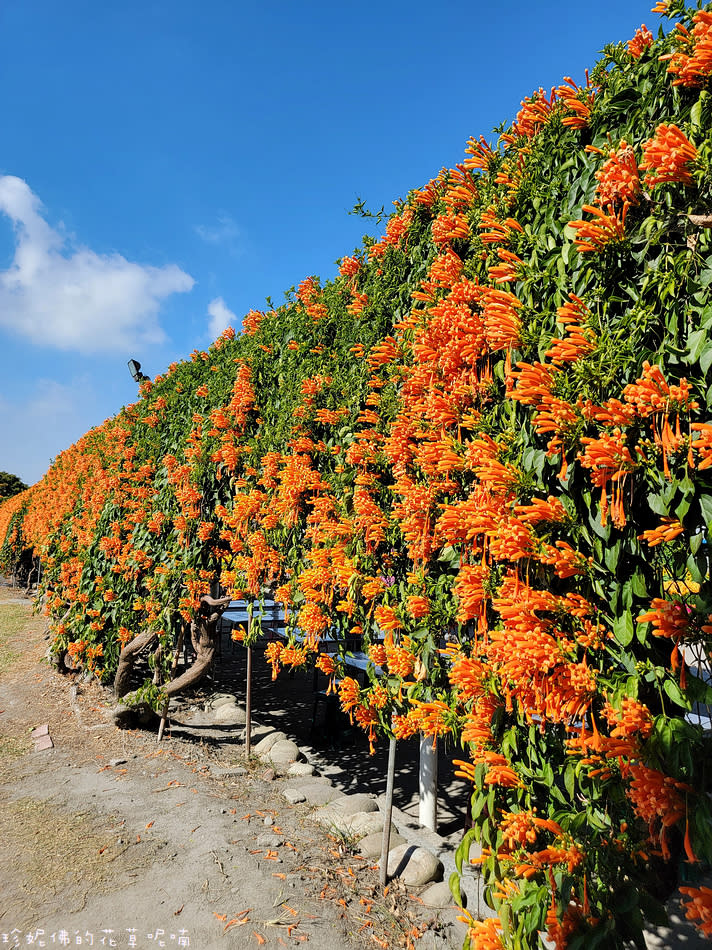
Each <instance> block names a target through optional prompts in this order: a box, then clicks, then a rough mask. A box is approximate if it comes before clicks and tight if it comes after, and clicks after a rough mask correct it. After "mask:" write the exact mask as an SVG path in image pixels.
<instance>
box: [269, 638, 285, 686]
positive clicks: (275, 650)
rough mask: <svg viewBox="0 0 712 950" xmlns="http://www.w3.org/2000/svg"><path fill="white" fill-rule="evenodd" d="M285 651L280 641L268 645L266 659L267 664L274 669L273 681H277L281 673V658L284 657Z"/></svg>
mask: <svg viewBox="0 0 712 950" xmlns="http://www.w3.org/2000/svg"><path fill="white" fill-rule="evenodd" d="M283 649H284V646H283V644H282V643H281V641H279V640H273V641H272V643H268V644H267V648H266V650H265V657H266V658H267V662H268V663H269V664H270V666H271V667H272V679H273V680H276V679H277V674H278V673H279V671H280V657H281V655H282V650H283Z"/></svg>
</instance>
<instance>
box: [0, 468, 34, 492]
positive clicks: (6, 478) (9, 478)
mask: <svg viewBox="0 0 712 950" xmlns="http://www.w3.org/2000/svg"><path fill="white" fill-rule="evenodd" d="M27 487H28V486H27V485H25V483H24V482H23V481H20V479H19V478H18V477H17V475H11V474H10V473H9V472H0V499H2V498H12V496H13V495H19V494H20V492H21V491H25V489H26V488H27Z"/></svg>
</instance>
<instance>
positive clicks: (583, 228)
mask: <svg viewBox="0 0 712 950" xmlns="http://www.w3.org/2000/svg"><path fill="white" fill-rule="evenodd" d="M627 209H628V205H627V204H624V205H623V208H622V211H621V213H620V216H619V215H618V214H617V213H615V212H613V213H611V214H606V212H605V211H602V210H601V209H600V208H596V207H595V205H584V206H583V208H582V209H581V210H582V211H587V212H588V213H589V214H592V215H593V216H594V218H595V219H596V220H594V221H586V220H583V219H582V220H580V221H569V227H571V228H574V229H575V230H576V231H577V232H578V234H577V236H576V237H575V238H574V244H575V245H576V249H577V250H578V252H579V253H580V254H584V253H585V252H586V251H602V250H603V249H604V247H606V246H607V245H608V244H611V243H614V242H618V241H622V240H623V238H624V237H625V216H626V211H627Z"/></svg>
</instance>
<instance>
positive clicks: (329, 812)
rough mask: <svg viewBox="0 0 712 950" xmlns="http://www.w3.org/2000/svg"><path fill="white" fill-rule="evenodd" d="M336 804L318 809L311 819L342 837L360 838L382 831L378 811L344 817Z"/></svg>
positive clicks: (359, 812)
mask: <svg viewBox="0 0 712 950" xmlns="http://www.w3.org/2000/svg"><path fill="white" fill-rule="evenodd" d="M336 805H338V802H332V803H331V804H329V805H325V806H324V807H323V808H318V809H317V810H316V811H315V812H314V814H313V815H312V818H313V819H314V820H315V821H317V822H319V824H320V825H324V827H326V828H333V829H334V830H335V831H338V832H339V833H340V834H343V835H352V836H356V837H360V836H362V835H370V834H374V833H376V832H379V831H383V825H384V820H383V815H382V814H381V813H380V812H378V811H375V812H373V811H370V812H365V811H357V812H356V813H355V814H353V815H345V814H344V813H343V812H342V811H340V809H339V808H338V807H334V806H336Z"/></svg>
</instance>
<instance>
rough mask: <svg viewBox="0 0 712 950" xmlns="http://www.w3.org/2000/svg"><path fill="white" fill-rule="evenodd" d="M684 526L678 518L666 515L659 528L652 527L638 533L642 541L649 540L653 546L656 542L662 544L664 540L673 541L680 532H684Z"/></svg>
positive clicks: (649, 543)
mask: <svg viewBox="0 0 712 950" xmlns="http://www.w3.org/2000/svg"><path fill="white" fill-rule="evenodd" d="M684 530H685V529H684V527H683V526H682V525H681V524H680V522H679V521H678V520H677V518H670V517H664V518H663V519H662V524H661V525H660V527H659V528H652V529H650V530H649V531H644V532H643V533H642V534H639V535H638V538H639V540H640V541H647V542H648V545H649V546H650V547H651V548H653V547H655V545H656V544H662V543H663V541H672V540H673V538H676V537H677V536H678V535H679V534H682V532H683V531H684Z"/></svg>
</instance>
